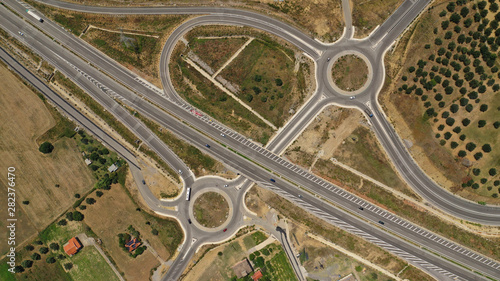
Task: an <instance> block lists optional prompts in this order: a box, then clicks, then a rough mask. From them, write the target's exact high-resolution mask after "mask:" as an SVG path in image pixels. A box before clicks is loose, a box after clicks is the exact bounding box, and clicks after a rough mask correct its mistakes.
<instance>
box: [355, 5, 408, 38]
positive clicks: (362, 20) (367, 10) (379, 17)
mask: <svg viewBox="0 0 500 281" xmlns="http://www.w3.org/2000/svg"><path fill="white" fill-rule="evenodd" d="M402 3H403V0H369V1H367V0H351V10H352V24H353V25H354V26H355V27H356V29H355V32H356V33H355V36H356V37H357V38H362V37H366V36H368V35H369V34H370V33H371V32H372V31H373V30H374V29H375V27H377V25H380V24H382V23H383V22H384V21H385V20H386V19H388V18H389V16H390V15H391V14H392V13H394V12H395V11H396V9H397V8H398V7H399V6H400V5H401V4H402Z"/></svg>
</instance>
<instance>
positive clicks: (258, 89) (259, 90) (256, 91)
mask: <svg viewBox="0 0 500 281" xmlns="http://www.w3.org/2000/svg"><path fill="white" fill-rule="evenodd" d="M252 90H253V92H254V94H256V95H258V94H260V93H261V92H262V90H261V89H260V88H259V87H257V86H253V87H252Z"/></svg>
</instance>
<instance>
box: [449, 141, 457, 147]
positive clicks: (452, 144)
mask: <svg viewBox="0 0 500 281" xmlns="http://www.w3.org/2000/svg"><path fill="white" fill-rule="evenodd" d="M450 147H451V148H452V149H455V148H457V147H458V143H457V142H455V141H452V142H451V143H450Z"/></svg>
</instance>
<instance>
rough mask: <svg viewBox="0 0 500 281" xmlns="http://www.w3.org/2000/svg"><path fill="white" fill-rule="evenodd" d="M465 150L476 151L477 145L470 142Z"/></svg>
mask: <svg viewBox="0 0 500 281" xmlns="http://www.w3.org/2000/svg"><path fill="white" fill-rule="evenodd" d="M465 149H467V150H468V151H471V152H472V151H474V149H476V144H475V143H473V142H468V143H467V144H466V145H465Z"/></svg>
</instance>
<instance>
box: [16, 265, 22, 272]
mask: <svg viewBox="0 0 500 281" xmlns="http://www.w3.org/2000/svg"><path fill="white" fill-rule="evenodd" d="M21 272H24V267H22V266H20V265H16V266H15V267H14V273H21Z"/></svg>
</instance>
